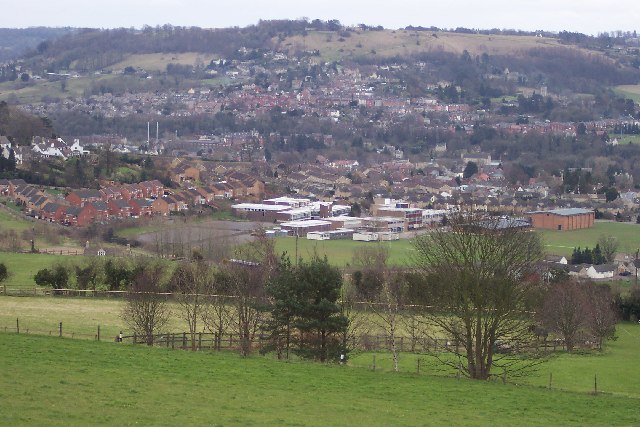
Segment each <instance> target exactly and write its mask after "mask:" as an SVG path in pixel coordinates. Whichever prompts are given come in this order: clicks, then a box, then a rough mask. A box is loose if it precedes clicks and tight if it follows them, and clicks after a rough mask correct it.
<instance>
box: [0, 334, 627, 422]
mask: <svg viewBox="0 0 640 427" xmlns="http://www.w3.org/2000/svg"><path fill="white" fill-rule="evenodd" d="M0 366H2V367H3V369H2V370H1V371H0V413H2V422H3V423H4V424H7V425H65V426H68V425H96V424H126V425H130V424H140V425H176V424H195V425H323V426H324V425H445V424H446V425H456V426H457V425H473V426H477V425H509V426H513V425H518V426H525V425H531V426H538V425H541V424H550V425H563V426H565V425H567V426H568V425H576V426H578V425H579V426H585V425H594V426H602V425H637V424H638V423H640V412H639V411H638V410H637V407H638V403H640V401H639V400H638V399H634V398H628V397H622V396H610V395H606V394H600V395H598V396H592V395H589V394H586V393H574V392H564V391H558V390H546V389H543V388H538V387H530V386H515V385H509V384H508V385H502V384H498V383H490V382H472V381H469V380H455V379H451V378H438V377H432V376H427V375H421V376H416V375H413V374H408V373H407V374H402V373H400V374H393V373H389V372H379V371H378V372H372V371H370V370H367V369H360V368H353V367H350V366H337V365H320V364H316V363H305V362H295V363H284V362H278V361H275V360H272V359H267V358H263V357H249V358H245V359H243V358H240V357H238V356H237V355H235V354H231V353H205V352H198V353H191V352H186V351H179V350H174V351H172V350H168V349H163V348H154V349H149V348H146V347H144V346H137V347H134V346H131V345H121V344H116V343H113V342H109V343H106V342H102V343H99V342H89V341H80V340H69V339H59V338H54V337H36V336H25V335H16V334H5V333H0Z"/></svg>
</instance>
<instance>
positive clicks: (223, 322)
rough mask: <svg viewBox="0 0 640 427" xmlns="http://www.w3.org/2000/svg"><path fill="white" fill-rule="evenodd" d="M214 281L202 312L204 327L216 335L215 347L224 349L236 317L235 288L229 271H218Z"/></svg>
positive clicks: (211, 283) (208, 291)
mask: <svg viewBox="0 0 640 427" xmlns="http://www.w3.org/2000/svg"><path fill="white" fill-rule="evenodd" d="M212 279H213V280H212V281H211V282H210V283H209V289H208V290H207V294H208V295H207V301H206V303H205V304H204V310H203V311H202V323H203V324H204V327H205V328H206V329H207V330H208V331H209V332H210V333H212V334H213V335H214V347H215V349H216V350H221V349H222V339H223V337H224V335H225V334H227V333H229V330H230V328H231V326H232V323H233V319H234V318H235V316H234V306H235V304H234V301H235V297H234V296H233V295H232V293H233V292H234V289H235V286H233V282H232V280H231V278H230V277H229V274H228V273H227V269H224V268H221V269H218V270H217V271H216V272H215V273H214V274H213V278H212Z"/></svg>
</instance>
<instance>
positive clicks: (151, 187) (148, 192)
mask: <svg viewBox="0 0 640 427" xmlns="http://www.w3.org/2000/svg"><path fill="white" fill-rule="evenodd" d="M138 185H139V186H140V187H141V188H142V191H143V193H144V197H146V198H147V199H151V198H153V199H157V198H158V197H162V196H163V195H164V185H162V183H161V182H160V181H158V180H157V179H154V180H153V181H142V182H141V183H140V184H138Z"/></svg>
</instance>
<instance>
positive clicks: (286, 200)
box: [263, 196, 311, 208]
mask: <svg viewBox="0 0 640 427" xmlns="http://www.w3.org/2000/svg"><path fill="white" fill-rule="evenodd" d="M263 203H264V204H265V205H278V206H289V207H290V208H301V207H304V206H309V204H311V200H309V199H297V198H293V197H286V196H283V197H275V198H273V199H266V200H263Z"/></svg>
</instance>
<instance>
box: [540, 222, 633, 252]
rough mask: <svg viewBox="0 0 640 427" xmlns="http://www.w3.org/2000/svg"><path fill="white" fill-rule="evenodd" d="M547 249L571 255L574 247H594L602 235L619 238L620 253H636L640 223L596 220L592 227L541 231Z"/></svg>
mask: <svg viewBox="0 0 640 427" xmlns="http://www.w3.org/2000/svg"><path fill="white" fill-rule="evenodd" d="M540 233H541V234H542V237H543V239H544V241H545V245H546V248H547V251H548V252H549V253H551V254H557V255H564V256H568V255H571V253H572V252H573V248H574V247H578V246H579V247H581V248H585V247H587V246H588V247H590V248H594V247H595V246H596V243H598V238H599V237H600V236H613V237H615V238H617V239H618V242H619V243H620V247H619V248H618V253H629V254H635V252H636V250H637V249H639V248H640V225H638V224H633V223H624V222H607V221H596V223H595V225H594V226H593V227H591V228H585V229H582V230H572V231H555V230H543V231H540Z"/></svg>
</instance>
